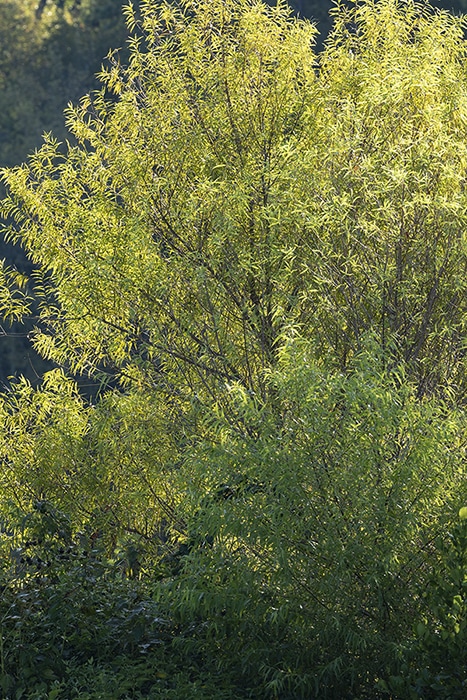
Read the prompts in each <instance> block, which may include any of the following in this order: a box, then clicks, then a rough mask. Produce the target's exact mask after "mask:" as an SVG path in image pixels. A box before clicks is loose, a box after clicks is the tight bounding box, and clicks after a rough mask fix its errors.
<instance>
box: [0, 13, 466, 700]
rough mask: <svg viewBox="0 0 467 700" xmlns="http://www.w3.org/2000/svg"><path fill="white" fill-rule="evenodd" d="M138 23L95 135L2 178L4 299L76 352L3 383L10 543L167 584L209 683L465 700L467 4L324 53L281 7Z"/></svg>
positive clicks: (355, 34)
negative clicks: (34, 374) (43, 370)
mask: <svg viewBox="0 0 467 700" xmlns="http://www.w3.org/2000/svg"><path fill="white" fill-rule="evenodd" d="M125 15H126V20H127V26H128V29H129V32H130V35H131V38H130V43H129V47H130V53H129V59H128V62H127V63H122V62H121V61H119V60H118V57H117V56H115V57H114V60H113V61H112V62H111V64H110V65H109V66H108V67H107V68H104V69H103V70H102V72H101V74H100V78H101V81H102V86H103V87H102V90H101V91H98V92H94V93H91V94H89V95H87V96H86V97H84V98H83V99H82V100H81V102H80V104H79V105H78V106H76V107H69V109H68V110H67V124H68V128H69V130H70V133H71V135H72V137H73V140H72V141H70V143H67V144H66V145H65V146H64V145H63V144H59V143H58V142H57V141H56V140H55V139H54V138H53V137H52V136H50V135H49V136H47V137H46V139H45V141H44V144H43V146H42V147H41V148H40V149H39V150H38V151H36V152H35V154H34V155H33V156H32V157H31V158H30V160H29V162H28V164H25V165H22V166H18V167H15V168H11V169H4V170H3V171H2V176H3V180H4V182H5V184H6V186H7V189H8V194H7V196H6V197H5V199H4V200H3V203H2V211H3V215H4V217H5V221H7V220H8V221H12V222H13V223H11V224H7V223H5V231H6V235H7V237H8V238H9V239H10V240H13V241H16V242H18V243H20V244H21V245H22V246H23V248H24V250H25V251H26V253H27V255H28V256H29V259H30V260H31V262H32V263H33V264H34V272H33V273H32V274H31V275H30V276H29V277H27V276H25V275H21V274H19V272H18V271H17V270H15V269H14V268H13V267H11V266H10V267H8V266H7V265H6V264H4V265H3V268H2V278H1V305H2V310H3V313H4V316H5V318H6V319H8V318H12V319H21V318H25V317H27V314H28V313H29V312H31V309H33V313H34V314H35V330H34V332H33V333H32V334H31V335H32V342H33V344H34V346H35V348H36V349H37V350H38V352H39V353H40V354H41V355H42V356H43V357H44V358H46V359H50V360H53V361H54V362H55V363H56V364H57V365H58V366H59V369H56V370H54V371H53V372H50V373H48V374H46V375H45V377H44V381H43V384H42V385H41V386H40V387H38V388H37V389H34V388H32V387H31V386H30V384H29V383H28V382H27V381H26V380H22V381H20V382H18V383H17V385H16V386H13V387H12V389H11V391H9V392H7V393H5V394H4V395H3V397H2V403H1V413H2V420H3V425H4V430H3V433H2V435H1V436H0V459H1V460H2V471H1V476H0V480H1V490H2V494H3V502H2V503H0V511H1V512H2V513H3V518H4V521H5V533H7V534H5V537H4V539H3V540H2V543H3V544H2V546H3V547H4V559H5V561H6V562H9V561H10V559H11V555H10V554H9V552H10V551H15V552H19V554H18V555H17V559H18V562H19V564H22V565H23V568H22V569H21V566H20V565H19V564H18V562H17V565H18V566H19V570H20V571H21V572H22V576H23V579H22V580H23V583H22V584H21V585H23V586H26V587H27V586H29V589H28V590H31V587H32V589H34V585H38V584H37V581H38V579H40V580H41V581H42V579H41V575H39V574H38V572H37V571H36V572H35V574H34V575H33V574H32V573H31V570H30V569H28V568H27V567H26V568H25V567H24V561H21V557H23V560H24V557H25V556H26V554H25V552H29V551H33V552H34V557H35V558H34V557H31V556H30V555H28V557H29V559H31V561H33V562H36V563H37V561H38V558H39V559H40V560H41V561H42V560H43V558H44V556H45V554H44V552H45V551H46V550H47V548H48V549H49V550H51V551H52V552H59V551H60V549H59V548H62V549H63V547H64V546H65V545H66V547H68V548H71V549H70V551H72V552H74V553H75V552H78V553H79V552H81V550H82V549H84V551H86V552H87V551H88V550H89V549H92V548H93V547H94V550H95V552H96V555H95V556H96V557H97V556H99V557H101V559H100V560H99V561H100V562H101V563H100V564H99V566H102V567H104V570H105V571H108V570H109V569H112V567H114V568H113V569H112V571H114V572H115V570H118V571H119V572H120V575H122V572H123V575H124V576H126V577H127V578H128V579H129V580H133V579H135V580H137V581H138V582H139V581H143V582H145V585H146V588H145V589H144V590H145V595H146V597H150V594H149V591H150V592H151V594H152V598H151V604H153V603H154V599H156V601H157V605H158V606H159V607H160V609H161V610H162V611H163V619H164V620H169V622H167V625H169V626H170V633H169V632H167V634H166V636H164V634H165V633H164V634H163V633H162V632H161V629H162V628H164V624H166V623H165V622H164V623H162V622H161V627H160V629H159V628H158V634H160V635H161V636H162V637H163V640H164V641H163V642H162V640H161V639H158V643H157V644H156V643H154V645H153V646H151V643H150V642H147V641H144V644H147V646H146V647H145V649H144V651H141V650H140V651H141V655H143V654H144V653H146V652H147V650H148V648H149V649H150V650H151V657H150V658H151V663H153V664H156V663H166V661H164V658H165V657H164V652H163V651H160V650H159V647H158V644H161V645H162V647H161V648H163V649H164V650H170V653H173V654H175V656H176V658H178V659H184V660H187V659H189V660H190V661H189V662H190V664H191V668H192V672H191V676H190V678H192V677H193V676H196V674H205V675H206V677H207V678H208V685H207V686H206V687H208V691H206V693H207V695H203V694H202V693H203V691H202V690H199V693H200V694H199V697H212V695H211V696H209V692H211V693H212V687H213V686H212V685H211V686H209V683H213V684H214V685H215V683H216V680H215V679H216V678H217V676H216V673H218V669H219V668H220V669H221V670H222V672H223V674H224V675H223V682H224V683H225V684H227V685H226V686H225V687H226V688H227V689H226V691H225V692H226V695H225V696H226V697H231V698H234V697H277V698H279V697H280V698H299V697H305V698H309V697H319V698H326V697H329V698H336V699H337V698H339V699H345V698H349V699H350V698H355V697H362V698H365V697H367V698H369V697H371V698H375V697H384V696H385V694H386V696H387V695H388V694H389V695H390V696H391V697H400V698H408V697H423V698H425V697H426V698H431V697H435V696H433V695H430V693H431V692H432V689H433V688H435V691H434V692H436V693H437V695H436V697H437V698H442V697H445V698H448V697H449V698H452V697H456V698H461V697H462V693H463V692H464V690H465V667H464V666H463V665H462V664H463V663H464V661H465V659H464V661H462V659H463V656H462V654H463V652H462V649H463V644H464V642H465V630H466V629H467V627H466V618H465V612H466V607H465V606H466V602H465V584H464V581H465V576H466V570H465V551H466V548H465V542H466V537H467V533H466V531H465V528H466V525H467V521H465V518H462V519H459V516H458V513H459V510H460V509H461V512H463V510H464V509H465V504H466V502H467V494H466V481H465V448H466V445H465V437H464V436H465V418H466V417H465V397H466V379H467V377H466V364H465V363H466V359H465V332H466V327H465V324H466V298H467V297H466V285H467V282H466V279H467V278H466V274H465V272H466V252H467V248H466V240H465V224H466V220H465V219H466V211H467V207H466V203H467V202H466V197H467V195H466V192H465V165H466V161H467V150H466V149H467V146H466V143H467V141H466V127H467V75H466V69H465V65H466V60H465V59H466V47H465V42H464V38H463V36H464V31H465V20H464V19H463V18H455V17H453V16H451V15H450V14H448V13H447V12H442V11H440V12H433V11H431V10H430V9H429V8H428V6H427V5H421V4H417V3H412V2H407V3H399V2H397V0H381V1H380V2H372V1H371V0H365V1H364V2H361V3H356V4H355V5H352V6H351V7H350V8H349V7H347V6H346V5H344V4H341V3H338V4H337V5H336V7H335V9H334V10H333V18H334V28H333V30H332V32H331V34H330V35H329V37H328V39H327V41H326V44H325V47H324V50H323V51H321V52H318V51H317V50H316V40H317V32H316V28H315V26H314V25H313V24H312V23H310V22H309V21H308V20H304V19H300V18H296V17H294V16H293V15H292V13H291V10H290V9H289V7H288V6H287V5H286V4H285V3H284V2H282V1H279V2H277V4H275V5H273V6H268V5H266V4H264V3H262V2H259V1H258V0H196V1H195V0H183V1H182V2H178V3H166V2H153V0H147V1H145V2H143V3H141V8H140V11H136V10H135V9H134V8H133V7H132V6H131V5H130V6H128V7H127V8H126V9H125ZM79 374H84V375H88V376H91V377H94V378H100V380H101V381H102V388H101V392H100V395H99V396H98V397H97V398H96V400H95V401H94V403H90V402H87V401H86V400H84V399H83V398H82V397H81V396H80V395H79V392H78V391H77V389H76V386H75V383H74V380H73V378H72V377H73V376H76V375H79ZM106 382H109V385H108V388H107V390H106ZM448 534H449V537H448ZM13 541H14V543H15V547H16V549H14V548H13V550H12V542H13ZM445 541H448V542H449V543H450V544H448V545H447V544H446V542H445ZM31 542H33V543H34V544H32V545H31ZM31 548H32V549H31ZM80 548H81V549H80ZM94 550H93V551H94ZM56 556H57V561H58V564H57V562H55V564H56V571H55V576H56V579H55V580H54V581H55V583H54V581H53V582H52V583H54V585H56V589H54V590H56V593H55V594H56V595H57V596H58V598H59V599H61V598H60V595H63V592H64V591H66V590H67V586H68V583H69V581H70V577H73V576H76V570H75V569H74V568H73V566H71V568H70V567H68V568H67V567H66V566H65V567H64V566H63V565H62V563H61V561H62V560H59V554H57V555H56ZM60 556H61V555H60ZM70 556H71V555H70ZM86 556H87V555H86ZM9 557H10V559H9ZM117 562H118V563H117ZM96 566H97V565H96ZM6 567H8V565H6ZM106 567H107V568H106ZM39 568H40V567H39ZM4 575H5V576H6V574H4ZM102 580H105V579H104V578H102V579H101V578H99V581H100V582H101V583H100V585H103V584H102ZM57 582H58V583H57ZM15 585H16V584H15V582H12V581H11V580H9V581H8V584H7V588H8V591H9V592H11V595H14V591H15V590H16V589H15ZM61 585H62V586H63V587H62V588H60V586H61ZM34 590H36V589H34ZM40 590H42V589H40ZM41 595H43V594H41ZM37 599H38V598H37V597H36V598H34V601H35V602H34V605H36V604H37ZM39 599H40V600H42V598H40V595H39ZM15 604H16V603H15ZM45 605H46V609H47V610H49V608H47V605H48V603H46V604H45ZM151 609H152V608H151ZM47 614H49V613H47ZM77 614H78V613H77ZM79 614H82V613H79ZM109 614H110V613H109ZM164 616H165V617H164ZM5 619H6V618H5ZM8 619H9V618H8ZM161 619H162V618H161ZM158 624H159V623H158ZM414 624H415V627H414ZM119 629H120V628H119ZM164 629H168V628H164ZM67 635H68V636H67ZM63 638H64V640H65V641H64V642H63V644H64V645H67V646H66V648H67V650H68V651H67V653H68V654H69V655H70V656H71V655H73V654H75V656H76V658H78V659H80V660H82V659H83V658H84V659H87V660H89V657H90V655H91V652H89V650H88V651H87V652H86V651H85V650H83V647H82V646H80V644H81V643H79V642H77V641H76V639H75V638H74V637H73V636H72V635H71V636H70V634H69V632H66V633H65V632H63ZM439 639H443V640H444V641H445V642H446V646H447V648H448V653H447V655H446V658H447V660H446V661H442V674H444V676H443V679H444V680H443V679H441V680H440V679H439V678H438V676H437V675H436V674H437V673H438V671H437V670H436V669H437V667H438V666H439V664H440V663H441V662H440V661H439V658H441V657H440V643H439ZM141 645H143V641H142V642H141ZM153 647H154V648H153ZM106 648H107V647H106ZM137 648H139V647H137V645H136V647H135V649H137ZM86 653H87V656H86ZM132 653H135V654H136V656H137V654H138V653H139V652H138V651H134V652H133V651H132ZM103 654H104V652H103ZM109 654H110V652H109ZM158 654H159V655H158ZM110 656H111V655H110ZM73 658H75V657H73ZM102 658H104V657H102ZM137 658H138V659H139V662H141V663H142V661H141V658H142V657H138V656H137ZM80 663H81V661H80ZM105 663H108V659H107V657H105ZM180 663H183V661H180ZM54 664H55V666H54V669H55V670H53V674H54V678H55V679H57V678H58V679H62V681H60V682H63V683H65V680H63V678H64V675H63V674H64V671H63V669H62V670H60V668H61V667H60V664H59V662H58V660H56V661H54ZM459 665H460V667H461V671H459V670H458V668H459ZM383 666H384V668H383ZM382 668H383V670H382ZM216 669H217V671H216ZM462 669H463V670H462ZM438 670H439V669H438ZM60 674H61V675H60ZM12 677H13V676H12ZM159 680H161V679H159ZM135 682H136V681H135ZM145 682H146V681H145ZM171 682H172V681H170V680H169V681H167V684H165V685H164V684H159V685H157V687H156V681H154V683H155V684H154V685H153V686H151V688H152V689H153V690H154V693H159V695H154V697H156V696H157V697H165V696H166V697H174V695H172V696H171V695H170V692H171V690H173V689H174V688H175V691H174V692H175V693H177V692H178V695H177V697H180V698H182V697H188V696H190V692H194V688H195V685H194V684H192V685H190V688H191V690H190V691H189V692H188V691H187V686H186V683H192V681H191V680H189V679H188V680H187V677H185V676H183V678H182V676H180V677H179V681H175V680H173V684H175V685H173V684H172V685H170V683H171ZM14 683H17V685H16V686H15V685H14ZM18 683H20V680H18V679H17V680H14V679H13V680H12V681H11V684H10V686H9V687H8V688H7V689H8V690H9V689H10V687H11V688H14V689H15V690H17V689H18V688H19V687H20V686H18ZM176 683H179V685H178V686H177V685H176ZM183 683H185V685H183ZM436 684H438V685H436ZM443 684H444V685H443ZM182 685H183V689H182ZM67 687H68V686H67ZM209 687H210V688H211V690H209ZM222 687H224V686H222ZM151 692H152V690H151ZM163 692H164V693H166V695H161V693H163ZM196 692H198V690H197V691H196ZM222 692H223V691H222ZM148 693H149V691H148ZM443 693H444V695H443ZM147 696H148V697H152V696H151V695H149V694H148V695H147ZM91 697H97V695H96V696H91ZM99 697H100V696H99ZM196 697H198V695H197V696H196Z"/></svg>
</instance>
